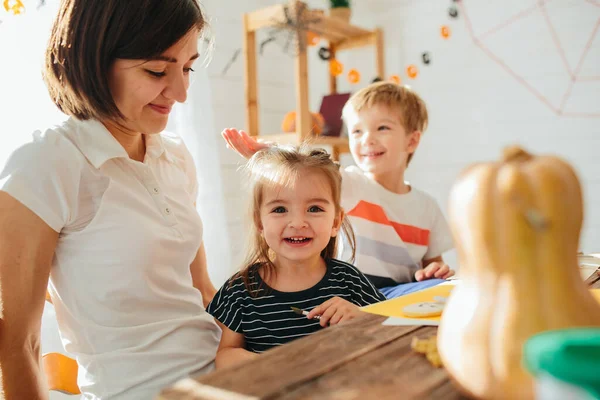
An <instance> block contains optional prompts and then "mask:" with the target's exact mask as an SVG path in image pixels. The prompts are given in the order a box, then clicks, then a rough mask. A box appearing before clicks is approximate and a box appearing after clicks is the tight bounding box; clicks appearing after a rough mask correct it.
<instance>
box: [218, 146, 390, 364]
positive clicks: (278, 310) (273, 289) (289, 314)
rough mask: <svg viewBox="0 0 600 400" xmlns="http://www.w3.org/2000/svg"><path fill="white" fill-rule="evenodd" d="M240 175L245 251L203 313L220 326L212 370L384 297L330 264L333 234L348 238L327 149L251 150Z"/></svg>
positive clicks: (340, 265) (346, 268)
mask: <svg viewBox="0 0 600 400" xmlns="http://www.w3.org/2000/svg"><path fill="white" fill-rule="evenodd" d="M247 170H248V171H249V175H250V182H251V183H252V185H253V188H252V217H253V225H254V234H253V237H252V246H251V251H250V252H249V255H248V257H247V260H246V263H245V267H244V268H243V269H242V270H241V271H240V272H239V273H237V274H235V275H234V276H233V277H232V278H231V279H230V280H229V281H228V282H227V283H225V285H224V286H223V287H222V288H221V289H220V290H219V291H218V293H217V294H216V295H215V297H214V298H213V300H212V302H211V303H210V304H209V305H208V309H207V311H208V312H209V313H210V314H211V315H213V316H214V317H215V318H216V320H217V321H218V322H219V323H220V325H221V328H222V329H223V335H222V338H221V343H220V345H219V349H218V351H217V358H216V366H217V368H221V367H224V366H228V365H232V364H236V363H239V362H240V361H242V360H245V359H250V358H252V357H255V356H256V355H257V354H256V353H261V352H263V351H265V350H268V349H270V348H272V347H275V346H278V345H281V344H284V343H287V342H289V341H292V340H294V339H298V338H300V337H303V336H306V335H309V334H311V333H313V332H316V331H318V330H319V329H320V328H321V327H325V326H327V325H335V324H338V323H340V322H344V321H348V320H350V319H353V318H355V317H356V316H358V315H359V313H360V311H359V308H358V307H359V306H366V305H368V304H372V303H376V302H378V301H381V300H385V297H384V296H383V295H382V294H381V293H380V292H379V291H378V290H377V289H375V287H374V286H373V285H372V284H371V283H370V282H369V281H368V280H367V278H366V277H365V276H364V275H363V274H362V273H361V272H359V271H358V270H357V269H356V268H355V267H354V266H352V265H350V264H347V263H344V262H341V261H338V260H335V259H333V256H334V254H335V251H336V241H337V235H338V232H339V230H340V229H343V230H344V233H346V234H348V237H352V238H353V237H354V235H353V233H352V230H351V227H350V225H349V223H348V221H347V220H346V218H345V216H344V212H343V211H342V209H341V206H340V191H341V175H340V172H339V168H338V166H337V165H336V164H334V163H333V161H332V160H331V158H330V157H329V154H327V152H325V151H324V150H310V149H307V148H282V147H270V148H268V149H265V150H262V151H259V152H257V153H256V154H255V155H254V156H253V157H252V158H251V159H250V161H249V163H248V167H247ZM292 307H295V308H298V309H301V310H304V311H308V312H309V314H308V315H307V316H304V315H298V314H296V313H295V312H294V311H293V310H292ZM317 316H318V317H320V319H317V318H315V317H317Z"/></svg>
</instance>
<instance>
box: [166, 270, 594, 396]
mask: <svg viewBox="0 0 600 400" xmlns="http://www.w3.org/2000/svg"><path fill="white" fill-rule="evenodd" d="M586 283H587V284H588V285H589V286H590V287H592V288H598V289H600V270H599V271H596V273H594V274H593V275H592V276H591V277H590V278H588V279H587V281H586ZM385 319H386V318H385V317H381V316H378V315H372V314H366V313H365V315H364V316H362V317H361V318H358V319H355V320H353V321H350V322H348V323H346V324H343V325H338V326H333V327H329V328H327V329H323V330H322V331H320V332H318V333H316V334H313V335H311V336H308V337H305V338H302V339H299V340H296V341H294V342H291V343H289V344H287V345H284V346H281V347H278V348H276V349H273V350H270V351H268V352H266V353H265V354H263V355H261V356H260V357H258V358H257V359H255V360H252V361H250V362H247V363H245V364H242V365H239V366H236V367H232V368H228V369H225V370H221V371H216V372H213V373H211V374H208V375H204V376H201V377H199V378H197V379H196V380H192V379H188V380H187V381H186V382H185V383H184V384H181V385H179V386H177V385H176V386H174V387H171V388H168V389H166V390H164V391H163V393H162V394H161V396H160V397H159V399H161V400H183V399H186V400H192V399H194V400H196V399H202V400H209V399H210V400H212V399H231V400H235V399H253V398H254V399H285V400H292V399H308V398H310V399H344V400H349V399H377V400H384V399H399V398H402V399H444V400H453V399H464V398H465V397H463V396H462V395H461V394H460V393H458V391H457V390H456V388H455V387H454V386H453V384H452V383H451V382H450V381H449V378H448V374H447V373H446V371H445V370H444V369H443V368H434V367H433V366H432V365H431V364H430V363H429V362H428V361H427V360H426V359H425V357H424V356H423V355H421V354H417V353H415V352H414V351H412V350H411V347H410V343H411V341H412V338H413V337H414V336H419V337H429V336H432V335H435V334H436V332H437V328H436V327H418V326H383V325H381V323H382V322H383V321H384V320H385Z"/></svg>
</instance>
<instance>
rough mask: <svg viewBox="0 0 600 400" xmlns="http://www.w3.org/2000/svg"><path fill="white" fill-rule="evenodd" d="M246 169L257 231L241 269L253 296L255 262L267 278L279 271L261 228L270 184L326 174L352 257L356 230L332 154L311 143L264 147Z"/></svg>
mask: <svg viewBox="0 0 600 400" xmlns="http://www.w3.org/2000/svg"><path fill="white" fill-rule="evenodd" d="M246 171H247V173H248V176H249V178H250V179H249V181H250V184H251V189H252V190H251V196H252V197H251V207H250V209H251V214H252V222H253V227H254V231H253V232H252V235H251V238H250V246H249V250H248V254H247V256H246V259H245V261H244V264H243V265H244V266H243V268H242V269H241V270H240V272H238V274H237V275H236V277H237V276H241V277H242V278H243V280H244V284H245V285H246V288H247V289H248V291H249V292H250V293H251V294H252V295H256V294H257V291H258V289H260V288H258V287H256V286H254V287H253V286H252V284H251V279H250V273H251V271H250V269H251V267H252V266H253V265H256V264H260V267H261V268H262V269H263V277H264V278H265V281H266V280H268V279H269V277H271V276H273V275H275V274H276V269H275V264H274V263H273V260H274V256H275V254H274V253H273V252H272V251H271V250H270V249H269V246H268V245H267V242H266V240H265V238H264V237H263V235H262V234H261V231H260V228H259V227H260V226H261V219H260V208H261V206H262V203H263V201H264V189H265V188H266V187H268V186H280V185H281V186H291V185H293V184H294V183H295V182H296V181H297V180H298V179H302V176H303V175H305V174H306V173H310V172H318V173H320V174H322V175H323V176H324V177H325V178H326V179H327V182H328V183H329V185H330V187H331V192H332V195H333V204H334V206H335V212H336V213H337V214H338V215H341V216H342V221H341V231H343V233H344V235H345V237H346V238H347V239H348V242H349V245H350V247H351V249H352V260H354V255H355V248H356V246H355V238H354V231H353V230H352V226H351V225H350V222H349V221H348V219H347V218H346V216H345V214H343V212H342V211H343V210H342V206H341V191H342V176H341V174H340V171H339V165H338V164H336V163H334V162H333V160H332V159H331V157H330V155H329V154H328V153H327V152H326V151H325V150H323V149H310V148H309V147H308V146H305V145H304V146H300V147H277V146H271V147H269V148H267V149H263V150H261V151H259V152H257V153H256V154H254V156H253V157H252V158H251V159H250V160H249V161H248V163H247V164H246ZM338 237H339V234H338V235H337V236H335V237H332V238H331V239H330V240H329V243H328V244H327V247H325V249H323V251H322V252H321V257H323V258H324V259H330V258H334V257H335V255H336V251H337V243H338V241H337V239H338Z"/></svg>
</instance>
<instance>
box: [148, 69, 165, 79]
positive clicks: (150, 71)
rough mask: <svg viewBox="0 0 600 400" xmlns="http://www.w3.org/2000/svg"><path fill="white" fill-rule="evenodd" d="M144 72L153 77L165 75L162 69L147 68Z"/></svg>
mask: <svg viewBox="0 0 600 400" xmlns="http://www.w3.org/2000/svg"><path fill="white" fill-rule="evenodd" d="M146 72H147V73H149V74H150V75H152V76H154V77H155V78H162V77H163V76H165V75H167V74H166V73H165V72H164V71H152V70H151V69H147V70H146Z"/></svg>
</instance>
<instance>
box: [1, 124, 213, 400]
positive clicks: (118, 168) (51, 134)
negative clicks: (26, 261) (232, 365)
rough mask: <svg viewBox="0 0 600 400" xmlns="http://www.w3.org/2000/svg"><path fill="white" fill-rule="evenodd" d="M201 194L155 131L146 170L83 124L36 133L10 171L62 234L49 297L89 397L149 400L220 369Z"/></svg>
mask: <svg viewBox="0 0 600 400" xmlns="http://www.w3.org/2000/svg"><path fill="white" fill-rule="evenodd" d="M197 189H198V187H197V181H196V172H195V169H194V163H193V160H192V158H191V155H190V154H189V152H188V151H187V149H186V147H185V145H184V144H183V142H182V141H181V139H180V138H178V137H177V136H175V135H171V134H167V133H162V134H159V135H147V136H146V157H145V160H144V162H143V163H141V162H137V161H134V160H132V159H130V158H129V157H128V155H127V153H126V152H125V150H124V149H123V147H122V146H121V145H120V144H119V143H118V142H117V141H116V139H115V138H114V137H113V136H112V135H111V134H110V132H108V130H107V129H106V128H105V127H104V125H102V124H101V123H100V122H98V121H78V120H76V119H69V120H67V121H66V122H64V123H63V124H62V125H60V126H57V127H55V128H52V129H48V130H46V131H45V132H44V133H40V132H36V133H35V134H34V140H33V141H32V142H30V143H28V144H25V145H24V146H23V147H21V148H19V149H17V150H16V151H15V152H14V153H13V154H12V155H11V157H10V159H9V160H8V162H7V164H6V166H5V168H4V170H3V172H2V173H1V174H0V190H2V191H5V192H7V193H8V194H10V195H11V196H13V197H14V198H16V199H17V200H18V201H20V202H21V203H22V204H24V205H25V206H26V207H28V208H29V209H31V210H32V211H33V212H34V213H36V214H37V215H38V216H39V217H40V218H41V219H42V220H43V221H44V222H46V224H48V225H49V226H50V227H51V228H52V229H54V230H55V231H57V232H59V233H60V235H59V240H58V244H57V247H56V251H55V256H54V259H53V262H52V267H51V272H50V283H49V292H50V294H51V297H52V301H53V303H54V306H55V310H56V317H57V320H58V321H57V322H58V327H59V331H60V336H61V339H62V343H63V345H64V347H65V350H66V351H67V352H68V353H70V354H71V355H73V356H74V357H75V358H76V359H77V362H78V365H79V373H78V384H79V386H80V389H81V391H82V393H83V397H84V398H85V399H109V398H110V399H114V400H121V399H123V400H137V399H150V398H154V397H155V396H156V394H157V393H158V392H159V391H160V390H161V389H162V388H164V387H165V386H167V385H170V384H172V383H174V382H175V381H177V380H178V379H180V378H182V377H186V376H187V375H189V374H192V373H197V372H208V371H210V370H211V369H212V368H213V364H214V363H213V361H214V358H215V354H216V350H217V346H218V343H219V339H220V334H221V332H220V329H219V327H218V326H217V325H216V324H215V322H214V320H213V318H212V317H211V316H210V315H209V314H207V313H206V311H205V310H204V307H203V304H202V295H201V294H200V291H199V290H197V289H196V288H195V287H194V286H193V284H192V277H191V273H190V264H191V263H192V261H193V260H194V258H195V257H196V254H197V251H198V249H199V246H200V244H201V242H202V224H201V221H200V216H199V215H198V213H197V211H196V209H195V206H194V201H195V198H196V194H197Z"/></svg>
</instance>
